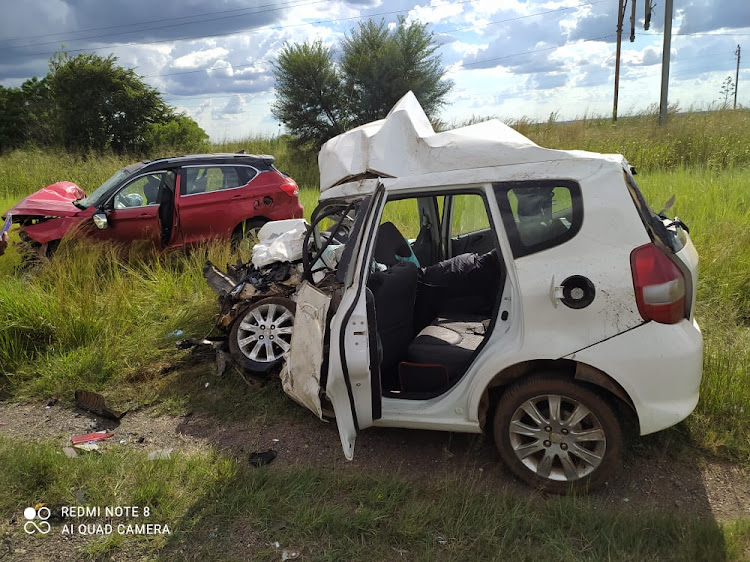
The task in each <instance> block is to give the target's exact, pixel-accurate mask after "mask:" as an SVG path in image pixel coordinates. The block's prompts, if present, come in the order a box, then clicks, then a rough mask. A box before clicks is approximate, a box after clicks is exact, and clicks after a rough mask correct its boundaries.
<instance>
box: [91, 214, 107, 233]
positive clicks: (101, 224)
mask: <svg viewBox="0 0 750 562" xmlns="http://www.w3.org/2000/svg"><path fill="white" fill-rule="evenodd" d="M94 224H95V225H96V228H98V229H99V230H105V229H106V228H107V227H108V226H109V221H107V215H106V214H104V213H96V214H95V215H94Z"/></svg>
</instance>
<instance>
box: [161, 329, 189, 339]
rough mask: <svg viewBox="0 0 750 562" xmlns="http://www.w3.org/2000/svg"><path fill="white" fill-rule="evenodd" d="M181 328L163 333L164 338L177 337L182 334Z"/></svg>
mask: <svg viewBox="0 0 750 562" xmlns="http://www.w3.org/2000/svg"><path fill="white" fill-rule="evenodd" d="M184 333H185V332H183V331H182V330H175V331H174V332H167V333H166V334H164V337H165V338H179V337H180V336H181V335H182V334H184Z"/></svg>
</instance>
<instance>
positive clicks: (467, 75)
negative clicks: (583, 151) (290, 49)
mask: <svg viewBox="0 0 750 562" xmlns="http://www.w3.org/2000/svg"><path fill="white" fill-rule="evenodd" d="M631 2H633V0H628V6H627V14H626V17H625V22H624V30H623V43H622V57H621V76H620V92H619V103H618V108H619V115H626V114H632V113H635V112H640V111H645V110H648V109H654V108H655V107H658V103H659V96H660V87H661V59H662V35H663V28H664V3H665V2H666V0H659V1H658V2H656V6H655V8H654V10H653V15H652V18H651V25H650V29H649V30H648V31H645V30H644V25H643V24H644V22H643V19H644V4H645V0H637V4H636V25H635V41H634V42H632V43H631V42H630V41H629V38H630V32H631V25H630V16H631ZM617 4H618V2H617V0H593V1H586V0H550V1H545V0H453V1H449V0H183V1H181V2H175V1H169V0H165V1H162V2H154V1H153V0H128V1H127V2H123V1H121V0H107V1H102V0H23V2H20V1H19V0H0V84H2V85H3V86H6V87H15V86H20V85H21V84H22V83H23V82H24V80H26V79H28V78H31V77H33V76H39V77H42V76H44V75H46V73H47V71H48V62H49V59H50V57H51V56H52V54H53V53H54V52H55V51H59V50H60V49H61V48H62V47H63V45H64V47H65V49H66V50H67V51H68V52H69V53H71V54H76V53H78V52H95V53H97V54H100V55H102V56H107V55H110V54H113V55H115V56H116V57H117V58H118V63H119V64H120V65H122V66H124V67H127V68H133V69H135V71H136V72H137V73H138V74H139V75H140V76H142V77H143V79H144V81H145V82H147V83H148V84H150V85H151V86H153V87H155V88H156V89H158V90H159V91H160V92H161V93H162V95H163V97H164V99H165V100H166V101H167V103H169V104H170V105H172V106H173V107H175V108H177V109H178V110H179V111H183V112H185V113H187V114H188V115H190V116H191V117H192V118H193V119H195V120H196V121H197V122H198V124H199V125H200V126H201V127H202V128H203V129H204V130H205V131H206V132H207V133H208V134H209V135H210V136H211V140H212V141H215V142H221V141H224V140H236V139H243V138H247V137H250V136H256V135H276V134H278V133H282V132H284V128H283V127H282V126H281V125H280V124H279V122H278V121H276V120H275V119H274V117H273V116H272V115H271V111H270V108H271V104H272V103H273V101H274V77H273V67H272V63H273V61H274V60H275V59H276V57H277V56H278V53H279V52H280V50H281V49H282V48H283V47H284V45H285V44H286V43H301V42H304V41H314V40H318V39H319V40H322V41H323V42H324V43H325V44H326V45H330V46H332V47H334V48H337V46H338V45H339V42H340V40H341V39H342V38H343V37H344V36H346V35H347V34H348V33H350V32H351V30H352V29H354V28H356V26H357V25H358V24H359V22H361V21H364V20H366V19H368V18H371V19H374V20H376V21H380V20H381V19H382V20H385V21H386V22H387V23H389V24H394V22H396V20H397V19H398V17H399V16H403V17H405V18H407V21H419V22H420V23H424V24H427V26H428V29H429V30H430V31H431V32H432V33H433V34H434V37H435V41H436V42H437V44H438V45H439V49H438V51H437V53H439V55H440V56H441V58H442V63H443V65H444V67H445V68H446V70H447V75H446V76H447V77H448V78H450V79H451V80H452V81H453V83H454V87H453V90H452V91H451V93H450V94H449V96H448V100H447V102H448V103H447V104H446V105H445V107H444V108H443V110H442V113H441V115H440V118H441V120H442V121H444V122H445V123H449V124H451V123H452V124H460V123H462V122H465V121H466V120H468V119H471V118H474V117H488V116H496V117H499V118H501V119H503V120H507V121H512V120H516V119H520V118H527V119H530V120H532V121H545V120H547V119H549V118H550V117H553V118H554V119H557V120H570V119H576V118H581V117H585V116H588V117H592V116H605V117H607V116H611V114H612V102H613V93H614V67H615V41H616V27H617ZM674 4H675V12H674V18H673V23H672V48H671V59H672V64H671V67H670V80H669V102H670V104H672V103H677V104H679V107H680V108H681V109H689V108H693V109H705V108H708V107H709V106H711V105H716V104H717V103H722V102H723V101H724V96H722V95H721V89H722V83H723V82H724V80H726V78H727V77H731V79H732V81H734V77H735V71H736V64H737V57H736V56H735V51H736V50H737V46H738V45H740V46H741V64H740V73H739V87H738V103H739V104H741V105H743V106H745V107H750V0H676V1H675V2H674ZM730 101H732V100H730Z"/></svg>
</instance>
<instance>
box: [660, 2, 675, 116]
mask: <svg viewBox="0 0 750 562" xmlns="http://www.w3.org/2000/svg"><path fill="white" fill-rule="evenodd" d="M672 5H673V0H666V1H665V2H664V49H663V50H662V55H661V100H660V101H659V124H660V125H664V124H665V123H666V122H667V104H668V99H667V91H668V90H669V54H670V51H671V50H672Z"/></svg>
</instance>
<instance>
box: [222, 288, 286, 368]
mask: <svg viewBox="0 0 750 562" xmlns="http://www.w3.org/2000/svg"><path fill="white" fill-rule="evenodd" d="M294 313H295V304H294V301H292V300H290V299H286V298H282V297H269V298H266V299H263V300H259V301H258V302H255V303H253V304H251V305H250V306H249V307H247V308H246V309H244V310H243V311H242V312H240V314H239V315H238V316H237V318H236V319H235V321H234V322H233V323H232V327H231V329H230V331H229V351H230V353H231V354H232V358H233V359H234V360H235V361H236V362H237V363H238V364H239V365H240V366H241V367H242V368H244V369H247V370H248V371H252V372H255V373H266V372H268V371H269V370H271V369H273V368H274V367H276V366H278V365H280V364H281V363H282V361H283V360H284V355H285V353H286V352H287V351H288V350H289V348H290V347H291V341H292V328H293V327H294Z"/></svg>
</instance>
